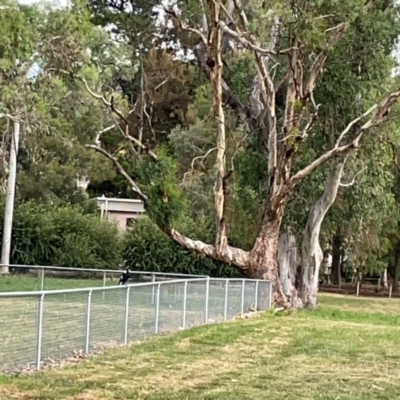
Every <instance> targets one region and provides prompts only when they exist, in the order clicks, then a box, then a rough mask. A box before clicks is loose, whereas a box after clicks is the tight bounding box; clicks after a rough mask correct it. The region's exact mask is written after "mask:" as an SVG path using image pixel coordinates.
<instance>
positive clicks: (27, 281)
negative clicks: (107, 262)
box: [0, 274, 118, 292]
mask: <svg viewBox="0 0 400 400" xmlns="http://www.w3.org/2000/svg"><path fill="white" fill-rule="evenodd" d="M117 275H118V274H115V276H117ZM117 283H118V280H116V279H114V280H111V279H107V280H106V285H107V286H108V285H116V284H117ZM40 285H41V279H40V277H35V276H29V275H25V274H13V275H0V292H24V291H28V290H29V291H31V290H41V287H40ZM89 286H91V287H98V286H103V280H102V279H75V278H68V279H66V278H65V277H62V278H53V277H45V279H44V290H62V289H74V288H85V287H89Z"/></svg>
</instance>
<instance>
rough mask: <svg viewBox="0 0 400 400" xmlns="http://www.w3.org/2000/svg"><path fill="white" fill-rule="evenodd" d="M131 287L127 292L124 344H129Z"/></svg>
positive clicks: (127, 288) (128, 287)
mask: <svg viewBox="0 0 400 400" xmlns="http://www.w3.org/2000/svg"><path fill="white" fill-rule="evenodd" d="M130 290H131V287H130V286H127V287H126V294H125V318H124V344H125V345H127V344H128V331H129V325H128V324H129V294H130Z"/></svg>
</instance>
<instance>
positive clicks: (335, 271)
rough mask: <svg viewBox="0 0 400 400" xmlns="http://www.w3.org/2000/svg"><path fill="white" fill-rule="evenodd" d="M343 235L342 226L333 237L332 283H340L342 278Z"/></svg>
mask: <svg viewBox="0 0 400 400" xmlns="http://www.w3.org/2000/svg"><path fill="white" fill-rule="evenodd" d="M342 244H343V240H342V235H341V232H340V228H339V229H338V230H337V231H336V233H335V235H334V236H333V238H332V275H331V277H332V283H335V284H339V282H340V278H341V265H340V264H341V255H342Z"/></svg>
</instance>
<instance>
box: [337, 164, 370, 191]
mask: <svg viewBox="0 0 400 400" xmlns="http://www.w3.org/2000/svg"><path fill="white" fill-rule="evenodd" d="M366 169H367V167H364V168H362V169H361V170H360V171H358V172H357V173H356V174H355V175H354V177H353V179H352V181H351V182H349V183H342V182H339V186H340V187H350V186H353V185H354V184H355V183H356V178H357V176H358V175H360V174H361V173H363V172H364V171H365V170H366Z"/></svg>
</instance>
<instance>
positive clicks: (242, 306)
mask: <svg viewBox="0 0 400 400" xmlns="http://www.w3.org/2000/svg"><path fill="white" fill-rule="evenodd" d="M245 284H246V280H245V279H242V297H241V303H240V310H241V314H244V288H245Z"/></svg>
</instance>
